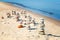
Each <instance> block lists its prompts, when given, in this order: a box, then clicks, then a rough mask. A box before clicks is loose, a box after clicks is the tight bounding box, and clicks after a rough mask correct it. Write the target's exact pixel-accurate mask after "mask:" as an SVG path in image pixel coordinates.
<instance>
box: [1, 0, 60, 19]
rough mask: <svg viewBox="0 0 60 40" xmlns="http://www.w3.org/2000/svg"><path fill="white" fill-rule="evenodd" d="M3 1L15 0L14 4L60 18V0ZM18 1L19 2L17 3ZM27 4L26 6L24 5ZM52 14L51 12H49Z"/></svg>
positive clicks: (6, 0) (7, 0) (5, 0)
mask: <svg viewBox="0 0 60 40" xmlns="http://www.w3.org/2000/svg"><path fill="white" fill-rule="evenodd" d="M1 1H2V2H14V3H12V4H14V5H16V6H19V7H23V8H25V9H27V10H31V11H33V12H37V13H39V14H42V15H45V16H48V17H51V18H54V19H56V20H60V0H14V1H13V0H4V1H3V0H1ZM16 3H18V4H19V5H18V4H16ZM24 6H25V7H24ZM50 12H51V13H52V14H49V13H50Z"/></svg>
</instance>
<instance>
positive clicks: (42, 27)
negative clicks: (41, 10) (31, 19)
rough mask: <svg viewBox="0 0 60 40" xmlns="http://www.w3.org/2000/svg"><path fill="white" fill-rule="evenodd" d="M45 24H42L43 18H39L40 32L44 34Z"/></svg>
mask: <svg viewBox="0 0 60 40" xmlns="http://www.w3.org/2000/svg"><path fill="white" fill-rule="evenodd" d="M44 27H45V24H44V19H41V23H40V29H41V30H40V33H42V34H43V35H45V30H44Z"/></svg>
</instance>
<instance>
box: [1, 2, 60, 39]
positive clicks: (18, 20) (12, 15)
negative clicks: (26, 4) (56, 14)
mask: <svg viewBox="0 0 60 40" xmlns="http://www.w3.org/2000/svg"><path fill="white" fill-rule="evenodd" d="M41 22H42V23H41ZM20 25H22V26H21V27H20ZM41 26H43V30H42V28H41ZM41 30H42V31H43V32H41ZM44 32H45V33H44ZM43 33H44V35H43ZM0 40H60V21H58V20H55V19H52V18H50V17H46V16H44V15H41V14H37V13H35V12H32V11H30V10H26V9H24V8H19V7H16V6H14V5H12V4H9V3H5V2H0Z"/></svg>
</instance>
